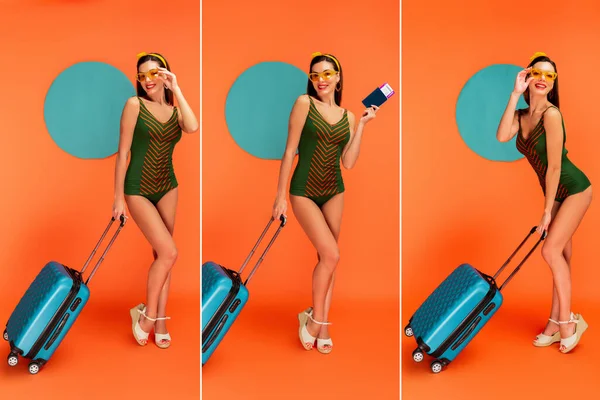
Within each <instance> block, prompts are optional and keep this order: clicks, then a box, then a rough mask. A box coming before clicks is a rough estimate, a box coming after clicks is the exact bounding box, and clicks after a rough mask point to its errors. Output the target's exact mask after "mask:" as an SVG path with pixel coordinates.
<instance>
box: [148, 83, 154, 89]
mask: <svg viewBox="0 0 600 400" xmlns="http://www.w3.org/2000/svg"><path fill="white" fill-rule="evenodd" d="M154 86H156V84H155V83H148V84H146V89H148V90H150V89H152V88H154Z"/></svg>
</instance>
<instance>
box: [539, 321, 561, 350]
mask: <svg viewBox="0 0 600 400" xmlns="http://www.w3.org/2000/svg"><path fill="white" fill-rule="evenodd" d="M557 342H560V332H559V329H558V321H556V320H554V319H552V318H548V324H547V325H546V329H544V331H543V332H542V333H540V334H539V335H537V336H536V338H535V340H534V341H533V345H534V346H537V347H547V346H550V345H552V344H554V343H557Z"/></svg>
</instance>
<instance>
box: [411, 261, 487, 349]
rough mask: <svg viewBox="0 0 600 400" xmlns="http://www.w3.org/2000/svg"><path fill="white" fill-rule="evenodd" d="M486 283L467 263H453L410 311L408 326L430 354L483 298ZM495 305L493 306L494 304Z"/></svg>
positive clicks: (485, 291)
mask: <svg viewBox="0 0 600 400" xmlns="http://www.w3.org/2000/svg"><path fill="white" fill-rule="evenodd" d="M489 291H490V283H489V282H488V281H487V280H486V279H485V278H484V277H483V276H482V275H481V274H480V273H479V271H477V270H476V269H475V268H473V267H472V266H471V265H469V264H462V265H460V266H459V267H457V268H456V269H455V270H454V271H453V272H452V273H451V274H450V275H449V276H448V277H447V278H446V279H445V280H444V281H443V282H442V283H441V284H440V285H439V286H438V287H437V288H436V289H435V290H434V291H433V293H431V294H430V295H429V297H427V299H426V300H425V301H424V302H423V304H422V305H421V306H420V307H419V308H418V309H417V311H416V312H415V313H414V315H413V318H412V321H411V322H410V326H411V327H412V329H413V332H414V335H415V338H416V339H417V341H419V340H421V341H422V342H423V343H424V344H426V345H427V346H428V347H429V349H430V350H429V351H427V353H429V354H432V353H433V352H435V351H436V350H437V349H438V348H439V346H440V345H441V344H442V343H444V341H445V340H446V339H447V338H448V337H450V335H452V333H453V332H454V331H455V330H456V329H457V328H458V327H460V326H461V324H462V323H463V321H464V320H465V319H466V318H467V316H468V315H469V314H470V313H471V312H472V311H473V310H474V309H475V308H476V307H477V306H478V305H480V303H481V302H482V301H483V300H484V298H485V297H486V295H487V294H488V292H489ZM497 307H499V305H497V306H496V308H497Z"/></svg>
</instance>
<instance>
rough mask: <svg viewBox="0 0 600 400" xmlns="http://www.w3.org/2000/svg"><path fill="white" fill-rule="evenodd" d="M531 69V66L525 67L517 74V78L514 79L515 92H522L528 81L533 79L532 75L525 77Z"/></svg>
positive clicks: (527, 85)
mask: <svg viewBox="0 0 600 400" xmlns="http://www.w3.org/2000/svg"><path fill="white" fill-rule="evenodd" d="M529 71H531V67H529V68H525V69H524V70H522V71H521V72H519V73H518V74H517V79H516V80H515V90H514V92H515V93H516V94H522V93H523V92H525V90H527V88H528V87H529V83H530V82H531V81H532V80H533V77H529V79H527V74H528V73H529Z"/></svg>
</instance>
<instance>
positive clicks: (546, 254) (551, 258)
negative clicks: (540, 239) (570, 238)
mask: <svg viewBox="0 0 600 400" xmlns="http://www.w3.org/2000/svg"><path fill="white" fill-rule="evenodd" d="M562 253H563V249H561V248H559V247H558V246H555V245H553V244H552V243H550V242H546V243H544V245H543V246H542V257H543V258H544V261H546V262H547V263H548V265H550V267H551V268H552V266H553V265H554V264H556V260H557V259H558V258H559V257H563V254H562Z"/></svg>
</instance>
